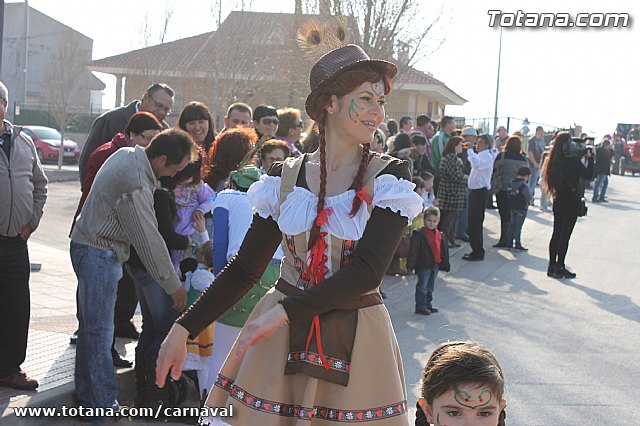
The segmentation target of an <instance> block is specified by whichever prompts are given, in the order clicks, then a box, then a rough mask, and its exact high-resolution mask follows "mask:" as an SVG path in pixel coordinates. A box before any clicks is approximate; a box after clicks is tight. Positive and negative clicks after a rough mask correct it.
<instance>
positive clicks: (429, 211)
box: [422, 206, 440, 220]
mask: <svg viewBox="0 0 640 426" xmlns="http://www.w3.org/2000/svg"><path fill="white" fill-rule="evenodd" d="M422 216H423V217H424V218H425V219H426V218H427V216H431V217H435V218H436V219H438V220H440V209H439V208H437V207H436V206H429V207H427V208H426V209H424V212H423V213H422Z"/></svg>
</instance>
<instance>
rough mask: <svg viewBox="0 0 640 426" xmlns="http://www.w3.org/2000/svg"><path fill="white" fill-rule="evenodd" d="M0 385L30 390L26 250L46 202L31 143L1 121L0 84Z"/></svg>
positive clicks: (2, 89)
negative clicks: (24, 366)
mask: <svg viewBox="0 0 640 426" xmlns="http://www.w3.org/2000/svg"><path fill="white" fill-rule="evenodd" d="M0 103H1V105H0V135H1V136H0V194H2V202H1V203H0V336H2V345H0V386H8V387H12V388H15V389H22V390H34V389H36V388H37V387H38V382H37V381H36V380H34V379H31V378H29V377H28V376H27V374H26V373H25V372H24V371H22V370H21V369H20V365H21V364H22V363H23V362H24V360H25V357H26V353H27V336H28V332H29V314H30V302H29V275H30V272H31V267H30V263H29V250H28V248H27V240H28V239H29V236H30V235H31V234H32V233H33V231H35V230H36V228H37V227H38V224H39V223H40V218H41V217H42V209H43V208H44V203H45V201H46V200H47V177H46V176H45V175H44V172H43V171H42V166H41V165H40V161H39V160H38V155H37V154H36V148H35V146H34V145H33V141H32V140H31V139H30V138H29V136H27V135H26V134H24V133H22V128H21V127H18V126H12V125H11V123H9V122H8V121H7V120H5V119H4V118H5V114H6V112H7V105H8V103H9V93H8V91H7V87H6V86H5V85H4V84H3V83H2V82H0Z"/></svg>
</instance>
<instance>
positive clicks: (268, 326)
mask: <svg viewBox="0 0 640 426" xmlns="http://www.w3.org/2000/svg"><path fill="white" fill-rule="evenodd" d="M288 322H289V318H288V317H287V312H286V311H285V310H284V308H283V307H282V305H281V304H278V305H276V306H274V307H273V308H271V309H270V310H268V311H267V312H265V313H264V314H262V315H260V316H259V317H257V318H255V319H253V320H252V321H251V322H248V323H246V324H245V326H244V329H243V330H242V334H241V335H240V338H239V339H238V347H237V349H236V357H237V358H238V359H242V357H244V354H245V352H247V349H249V346H253V345H255V344H257V343H259V342H261V341H262V340H264V339H266V338H267V337H269V336H271V335H272V334H273V333H275V332H276V331H277V330H278V329H279V328H280V327H282V326H283V325H285V324H287V323H288ZM163 346H164V344H163Z"/></svg>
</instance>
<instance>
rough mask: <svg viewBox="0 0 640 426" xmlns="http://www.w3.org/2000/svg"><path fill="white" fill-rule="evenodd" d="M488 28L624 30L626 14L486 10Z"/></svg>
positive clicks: (627, 23) (629, 17)
mask: <svg viewBox="0 0 640 426" xmlns="http://www.w3.org/2000/svg"><path fill="white" fill-rule="evenodd" d="M487 14H488V15H489V26H490V27H496V26H499V27H503V28H626V27H628V26H630V25H631V16H630V15H629V14H628V13H578V14H576V15H575V17H574V16H572V15H571V14H570V13H530V12H523V11H522V10H518V11H517V12H515V13H513V12H503V11H502V10H488V11H487Z"/></svg>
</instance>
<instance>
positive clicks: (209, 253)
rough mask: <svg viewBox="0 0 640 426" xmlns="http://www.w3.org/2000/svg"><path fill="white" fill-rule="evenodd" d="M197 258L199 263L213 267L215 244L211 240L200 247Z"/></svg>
mask: <svg viewBox="0 0 640 426" xmlns="http://www.w3.org/2000/svg"><path fill="white" fill-rule="evenodd" d="M196 258H197V260H198V262H200V263H202V264H204V265H206V266H207V267H208V268H212V267H213V243H212V242H211V240H209V241H207V242H206V243H204V244H202V245H201V246H200V247H198V250H197V251H196Z"/></svg>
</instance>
